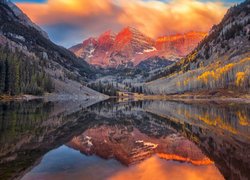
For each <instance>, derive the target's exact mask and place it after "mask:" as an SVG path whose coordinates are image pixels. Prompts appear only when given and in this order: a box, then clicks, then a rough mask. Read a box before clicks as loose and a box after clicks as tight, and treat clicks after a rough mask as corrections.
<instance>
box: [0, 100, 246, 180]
mask: <svg viewBox="0 0 250 180" xmlns="http://www.w3.org/2000/svg"><path fill="white" fill-rule="evenodd" d="M0 179H1V180H2V179H3V180H5V179H23V180H33V179H38V180H39V179H41V180H44V179H45V180H47V179H48V180H54V179H58V180H59V179H60V180H61V179H65V180H68V179H69V180H72V179H73V180H78V179H87V180H92V179H93V180H102V179H110V180H123V179H125V180H133V179H135V180H140V179H142V180H144V179H146V180H154V179H155V180H161V179H162V180H165V179H174V180H178V179H180V180H185V179H191V180H195V179H199V180H200V179H201V180H202V179H206V180H217V179H233V180H237V179H250V105H249V104H238V103H223V104H222V103H215V102H206V103H204V102H200V103H197V102H196V103H194V102H193V103H187V102H186V103H184V102H175V101H153V100H147V101H122V100H115V99H112V100H107V101H103V102H99V103H93V102H91V101H85V102H77V101H63V102H53V103H52V102H43V101H31V102H6V103H4V102H1V103H0Z"/></svg>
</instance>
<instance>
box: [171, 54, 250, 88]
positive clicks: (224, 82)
mask: <svg viewBox="0 0 250 180" xmlns="http://www.w3.org/2000/svg"><path fill="white" fill-rule="evenodd" d="M175 85H176V87H177V89H178V90H179V92H182V91H190V90H198V89H216V88H229V87H233V88H237V87H240V88H241V90H248V89H249V87H250V58H249V57H246V58H243V59H241V60H239V61H238V62H234V63H229V64H226V65H224V66H222V67H220V63H219V62H217V63H215V64H213V65H212V66H210V67H202V68H200V69H199V70H198V71H189V72H187V73H186V74H185V75H182V77H181V78H178V81H177V82H176V83H175Z"/></svg>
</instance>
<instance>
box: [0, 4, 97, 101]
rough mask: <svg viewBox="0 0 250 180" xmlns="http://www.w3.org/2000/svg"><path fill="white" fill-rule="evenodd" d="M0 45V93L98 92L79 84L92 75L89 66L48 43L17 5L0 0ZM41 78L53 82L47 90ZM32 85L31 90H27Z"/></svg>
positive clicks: (73, 93)
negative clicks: (51, 86)
mask: <svg viewBox="0 0 250 180" xmlns="http://www.w3.org/2000/svg"><path fill="white" fill-rule="evenodd" d="M0 47H1V59H0V64H1V67H0V71H1V74H4V76H3V75H2V76H1V88H2V90H1V91H0V94H9V95H19V94H23V93H28V94H35V95H37V94H39V95H40V94H43V93H45V92H52V91H53V92H55V93H56V94H64V95H66V94H68V95H69V94H71V95H76V96H83V97H85V96H93V95H97V96H98V95H100V94H99V93H97V92H95V91H93V90H91V89H88V88H86V87H84V86H83V85H84V84H85V82H86V81H88V80H89V78H91V77H92V76H93V75H94V73H95V71H94V68H93V67H91V66H90V65H89V64H88V63H87V62H85V61H84V60H82V59H79V58H78V57H76V56H75V55H74V54H73V53H71V52H70V51H68V50H67V49H65V48H63V47H60V46H58V45H56V44H54V43H52V42H51V41H50V40H49V38H48V35H47V34H46V32H44V31H43V30H42V29H41V28H39V27H38V26H37V25H35V24H34V23H33V22H32V21H31V20H30V19H29V18H28V17H27V16H26V15H25V14H24V13H23V12H22V11H21V10H20V9H19V8H18V7H17V6H15V5H14V4H13V3H11V2H7V1H4V0H1V1H0ZM13 59H14V60H13ZM9 68H12V69H13V70H11V71H10V70H9V71H8V69H9ZM45 78H47V79H49V81H51V82H50V84H53V88H50V90H46V88H45V85H44V83H45V82H43V81H44V79H45ZM7 82H8V83H7ZM9 84H11V85H12V87H13V88H10V87H8V86H9ZM32 88H33V89H34V91H33V90H31V91H30V92H29V91H27V90H30V89H32ZM10 89H11V91H10ZM13 89H16V90H13ZM38 90H39V91H38Z"/></svg>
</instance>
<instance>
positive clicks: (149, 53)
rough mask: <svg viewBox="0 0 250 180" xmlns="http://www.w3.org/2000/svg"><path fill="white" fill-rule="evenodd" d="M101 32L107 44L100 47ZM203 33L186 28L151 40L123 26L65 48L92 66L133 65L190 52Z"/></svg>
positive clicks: (178, 56)
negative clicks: (188, 30) (186, 30)
mask: <svg viewBox="0 0 250 180" xmlns="http://www.w3.org/2000/svg"><path fill="white" fill-rule="evenodd" d="M110 34H112V36H111V35H110ZM104 35H106V36H105V37H106V38H107V39H108V40H109V41H108V42H109V46H108V48H103V49H102V50H100V47H102V45H101V42H100V41H99V40H98V39H100V38H101V37H103V36H104ZM205 36H206V33H202V32H189V33H185V34H177V35H170V36H163V37H159V38H157V39H156V40H154V39H152V38H150V37H147V36H146V35H144V34H143V33H141V32H140V31H138V30H137V29H135V28H133V27H126V28H124V29H122V30H121V31H120V32H118V33H117V34H115V33H112V32H111V31H107V32H104V33H103V34H101V35H100V36H99V37H97V38H93V37H90V38H88V39H86V40H84V41H83V43H80V44H77V45H75V46H72V47H71V48H69V50H71V51H72V52H74V53H75V54H76V55H77V56H79V57H82V58H83V59H85V60H86V61H87V62H89V63H90V64H93V65H96V66H101V67H118V66H120V65H124V64H132V66H136V65H138V64H139V63H140V62H142V61H144V60H146V59H149V58H152V57H156V56H158V57H160V58H162V57H164V58H165V59H167V60H172V61H175V60H177V59H179V58H180V57H184V56H185V55H186V54H188V53H189V52H191V51H192V50H193V49H194V48H195V47H196V46H197V45H198V43H199V42H200V41H201V40H202V39H203V38H204V37H205Z"/></svg>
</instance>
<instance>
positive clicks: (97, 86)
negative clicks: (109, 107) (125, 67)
mask: <svg viewBox="0 0 250 180" xmlns="http://www.w3.org/2000/svg"><path fill="white" fill-rule="evenodd" d="M87 87H89V88H91V89H94V90H95V91H98V92H100V93H103V94H106V95H109V96H116V95H117V92H118V91H119V90H118V85H114V84H113V83H108V84H104V83H102V82H101V81H98V82H96V83H90V84H88V85H87Z"/></svg>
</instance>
